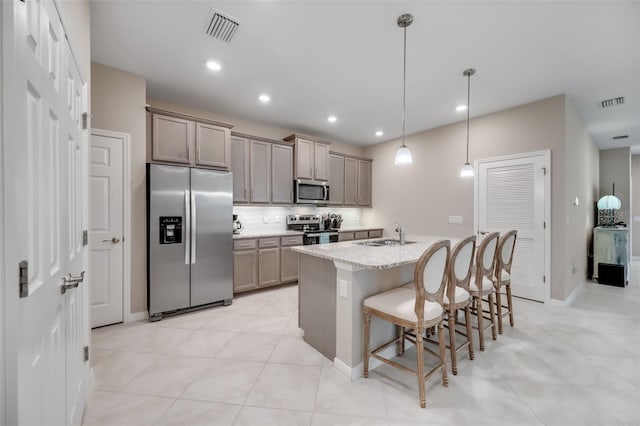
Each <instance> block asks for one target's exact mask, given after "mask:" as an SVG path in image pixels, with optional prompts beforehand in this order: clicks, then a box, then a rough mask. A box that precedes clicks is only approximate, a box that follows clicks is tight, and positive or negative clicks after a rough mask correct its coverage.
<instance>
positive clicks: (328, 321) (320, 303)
mask: <svg viewBox="0 0 640 426" xmlns="http://www.w3.org/2000/svg"><path fill="white" fill-rule="evenodd" d="M299 266H300V267H299V268H298V269H299V272H298V294H299V299H298V301H299V302H298V303H299V311H298V318H299V327H300V328H301V329H302V330H304V341H305V342H307V343H308V344H310V345H311V346H313V347H314V348H315V349H316V350H318V351H319V352H320V353H321V354H323V355H324V356H326V357H327V358H329V359H331V360H333V359H334V357H335V356H336V268H335V266H334V265H333V261H330V260H326V259H321V258H319V257H315V256H308V255H305V254H300V260H299Z"/></svg>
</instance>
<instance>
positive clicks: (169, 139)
mask: <svg viewBox="0 0 640 426" xmlns="http://www.w3.org/2000/svg"><path fill="white" fill-rule="evenodd" d="M151 117H152V120H153V126H152V132H153V136H152V139H151V140H152V143H153V145H152V148H151V149H152V158H153V160H154V161H168V162H171V163H184V164H189V163H191V146H192V145H193V122H192V121H188V120H183V119H181V118H176V117H170V116H167V115H160V114H152V115H151Z"/></svg>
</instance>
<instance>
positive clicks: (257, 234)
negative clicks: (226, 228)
mask: <svg viewBox="0 0 640 426" xmlns="http://www.w3.org/2000/svg"><path fill="white" fill-rule="evenodd" d="M293 235H304V232H301V231H285V230H283V231H240V233H239V234H233V239H234V240H237V239H239V238H263V237H290V236H293Z"/></svg>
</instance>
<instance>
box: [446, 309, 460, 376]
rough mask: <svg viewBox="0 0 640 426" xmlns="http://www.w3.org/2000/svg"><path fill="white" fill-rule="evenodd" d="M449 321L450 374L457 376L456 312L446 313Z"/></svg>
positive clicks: (453, 310) (452, 310)
mask: <svg viewBox="0 0 640 426" xmlns="http://www.w3.org/2000/svg"><path fill="white" fill-rule="evenodd" d="M447 317H448V320H449V345H450V347H449V349H450V351H451V372H452V373H453V375H454V376H455V375H456V374H458V362H457V351H456V310H455V309H450V310H449V312H448V313H447Z"/></svg>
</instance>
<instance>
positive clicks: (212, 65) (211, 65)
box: [207, 61, 222, 71]
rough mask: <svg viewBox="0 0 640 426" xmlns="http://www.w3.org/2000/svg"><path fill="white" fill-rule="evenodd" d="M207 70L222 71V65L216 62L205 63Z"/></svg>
mask: <svg viewBox="0 0 640 426" xmlns="http://www.w3.org/2000/svg"><path fill="white" fill-rule="evenodd" d="M207 68H209V69H210V70H211V71H220V70H221V69H222V65H220V64H219V63H218V62H216V61H207Z"/></svg>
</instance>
